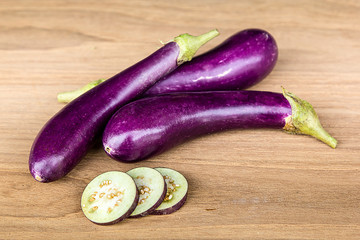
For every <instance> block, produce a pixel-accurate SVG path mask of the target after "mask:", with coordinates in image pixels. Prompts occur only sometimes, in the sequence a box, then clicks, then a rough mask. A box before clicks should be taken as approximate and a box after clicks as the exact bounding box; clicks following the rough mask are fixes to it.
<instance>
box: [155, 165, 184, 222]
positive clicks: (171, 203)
mask: <svg viewBox="0 0 360 240" xmlns="http://www.w3.org/2000/svg"><path fill="white" fill-rule="evenodd" d="M155 170H156V171H159V172H160V173H161V175H163V177H164V179H165V182H166V186H167V191H166V196H165V198H164V201H163V202H162V203H161V204H160V206H159V207H158V208H156V209H155V210H154V211H153V212H151V214H152V215H167V214H171V213H173V212H176V211H177V210H179V209H180V208H181V207H182V206H183V205H184V204H185V202H186V199H187V195H188V189H189V184H188V181H187V180H186V178H185V177H184V175H182V174H181V173H179V172H178V171H175V170H173V169H170V168H162V167H161V168H155Z"/></svg>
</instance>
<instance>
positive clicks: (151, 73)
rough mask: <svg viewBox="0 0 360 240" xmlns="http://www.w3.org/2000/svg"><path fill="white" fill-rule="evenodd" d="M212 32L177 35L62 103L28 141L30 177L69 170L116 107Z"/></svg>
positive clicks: (188, 56)
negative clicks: (64, 104) (31, 139)
mask: <svg viewBox="0 0 360 240" xmlns="http://www.w3.org/2000/svg"><path fill="white" fill-rule="evenodd" d="M217 35H218V31H217V30H213V31H210V32H209V33H206V34H204V35H201V36H198V37H194V36H191V35H189V34H183V35H180V36H178V37H176V38H174V40H173V41H171V42H169V43H167V44H165V45H164V46H163V47H162V48H160V49H159V50H157V51H156V52H154V53H153V54H151V55H150V56H149V57H147V58H145V59H143V60H142V61H140V62H138V63H136V64H135V65H133V66H131V67H130V68H128V69H126V70H124V71H122V72H120V73H118V74H117V75H115V76H114V77H112V78H110V79H109V80H107V81H106V82H103V83H101V84H100V85H98V86H96V87H95V88H92V89H91V90H89V91H88V92H86V93H85V94H83V95H81V96H80V97H78V98H76V99H75V100H74V101H72V102H71V103H69V104H67V105H66V106H65V107H64V108H63V109H62V110H61V111H60V112H58V113H57V114H56V115H55V116H54V117H52V118H51V119H50V120H49V121H48V122H47V123H46V125H45V126H44V127H43V128H42V130H41V131H40V133H39V134H38V135H37V137H36V139H35V141H34V143H33V146H32V148H31V152H30V157H29V168H30V172H31V174H32V175H33V177H34V178H35V179H36V180H37V181H40V182H50V181H54V180H57V179H59V178H61V177H63V176H65V175H66V174H67V173H69V172H70V171H71V170H72V169H73V168H74V167H75V166H76V165H77V164H78V162H79V161H80V159H81V158H82V157H83V156H84V155H85V153H86V152H87V150H88V149H89V148H90V147H91V145H92V143H93V142H94V139H95V138H96V136H99V134H101V132H102V130H103V129H104V127H105V125H106V122H107V121H108V120H109V118H110V117H111V116H112V114H114V113H115V111H116V110H117V109H118V108H119V107H121V106H123V105H124V104H126V103H128V102H130V101H131V100H133V99H134V98H136V97H138V96H140V95H141V94H142V93H144V92H145V91H146V90H147V89H148V88H149V87H150V86H152V85H153V84H154V83H155V82H156V81H157V80H159V79H160V78H161V77H163V76H164V75H165V74H167V73H169V72H171V71H172V70H174V69H175V68H176V67H177V66H178V65H180V64H181V63H183V62H185V61H189V60H191V58H192V57H193V55H194V54H195V52H196V51H197V49H198V48H199V47H200V46H201V45H203V44H205V43H206V42H207V41H209V40H210V39H212V38H214V37H215V36H217Z"/></svg>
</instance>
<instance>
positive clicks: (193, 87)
mask: <svg viewBox="0 0 360 240" xmlns="http://www.w3.org/2000/svg"><path fill="white" fill-rule="evenodd" d="M277 57H278V48H277V45H276V42H275V39H274V38H273V37H272V36H271V35H270V34H269V33H268V32H266V31H264V30H260V29H246V30H243V31H240V32H238V33H236V34H234V35H233V36H231V37H230V38H228V39H226V40H225V41H224V42H223V43H221V44H220V45H218V46H217V47H215V48H213V49H212V50H210V51H208V52H206V53H204V54H202V55H199V56H197V57H195V58H194V59H193V60H192V61H191V62H188V63H185V64H183V65H182V66H180V67H179V68H177V69H176V70H174V71H172V72H171V73H169V74H167V75H166V76H164V77H163V78H162V79H160V80H159V81H158V82H157V83H155V85H154V86H152V87H151V88H149V89H148V90H147V91H146V92H145V93H144V94H143V95H142V97H144V96H154V95H158V94H164V93H171V92H194V91H221V90H240V89H245V88H248V87H250V86H252V85H255V84H256V83H258V82H259V81H261V80H263V79H264V78H265V77H266V76H267V75H268V74H269V73H270V72H271V71H272V69H273V68H274V66H275V64H276V61H277ZM102 81H104V80H98V81H95V82H92V83H90V84H88V85H86V86H84V87H83V88H81V89H78V90H75V91H72V92H65V93H60V94H59V95H58V100H59V102H70V101H71V100H72V99H74V98H75V97H77V96H79V95H81V94H82V93H84V92H86V91H87V90H89V89H90V88H92V87H93V86H95V85H97V84H99V83H101V82H102Z"/></svg>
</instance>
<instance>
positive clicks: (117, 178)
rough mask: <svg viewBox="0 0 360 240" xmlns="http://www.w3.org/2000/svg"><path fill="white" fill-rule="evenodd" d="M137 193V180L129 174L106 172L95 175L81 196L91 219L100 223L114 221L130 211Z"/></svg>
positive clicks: (84, 207)
mask: <svg viewBox="0 0 360 240" xmlns="http://www.w3.org/2000/svg"><path fill="white" fill-rule="evenodd" d="M106 181H109V182H106ZM110 181H111V182H110ZM104 183H107V184H104ZM101 185H102V187H101ZM95 192H97V193H95ZM118 192H120V193H118ZM111 193H112V194H114V195H115V196H112V195H111ZM136 194H137V188H136V185H135V182H134V180H133V179H132V178H131V177H130V176H129V175H128V174H126V173H123V172H118V171H111V172H106V173H103V174H101V175H99V176H97V177H95V178H94V179H93V180H92V181H91V182H90V183H89V184H88V185H87V186H86V188H85V190H84V192H83V194H82V197H81V209H82V210H83V212H84V214H85V216H86V217H87V218H88V219H89V220H90V221H93V222H95V223H99V224H105V223H109V222H113V221H115V220H117V219H119V218H120V217H122V216H123V215H124V214H126V213H127V212H128V211H129V209H130V208H131V206H132V205H133V203H134V201H135V199H136ZM109 208H110V209H111V211H110V212H109Z"/></svg>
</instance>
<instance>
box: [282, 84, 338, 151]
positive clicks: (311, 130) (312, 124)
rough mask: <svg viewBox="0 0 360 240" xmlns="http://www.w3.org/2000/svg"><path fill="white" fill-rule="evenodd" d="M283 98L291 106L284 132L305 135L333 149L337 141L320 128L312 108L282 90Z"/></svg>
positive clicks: (305, 102)
mask: <svg viewBox="0 0 360 240" xmlns="http://www.w3.org/2000/svg"><path fill="white" fill-rule="evenodd" d="M282 90H283V95H284V97H285V98H286V99H287V100H288V101H289V103H290V105H291V111H292V114H291V116H289V117H288V118H287V119H286V125H285V127H284V129H285V131H287V132H289V133H293V134H306V135H310V136H313V137H315V138H317V139H319V140H320V141H323V142H324V143H326V144H327V145H329V146H330V147H332V148H335V147H336V145H337V141H336V139H335V138H333V137H332V136H331V135H330V134H329V133H328V132H326V131H325V129H324V128H323V127H322V126H321V123H320V120H319V117H318V116H317V114H316V112H315V110H314V108H313V107H312V106H311V104H310V103H308V102H307V101H305V100H302V99H300V98H298V97H297V96H295V95H294V94H292V93H290V92H288V91H287V90H286V89H284V88H282Z"/></svg>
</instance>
